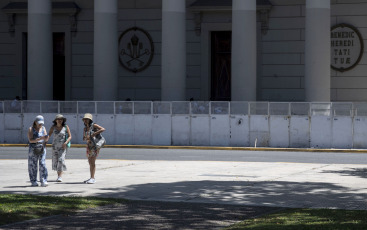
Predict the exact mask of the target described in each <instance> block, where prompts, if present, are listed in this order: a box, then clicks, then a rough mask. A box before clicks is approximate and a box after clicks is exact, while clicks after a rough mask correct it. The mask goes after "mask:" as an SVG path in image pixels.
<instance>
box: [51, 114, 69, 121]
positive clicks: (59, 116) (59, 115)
mask: <svg viewBox="0 0 367 230" xmlns="http://www.w3.org/2000/svg"><path fill="white" fill-rule="evenodd" d="M57 119H63V120H64V122H65V121H66V118H65V117H64V116H63V115H62V114H57V115H56V117H55V119H54V122H56V120H57Z"/></svg>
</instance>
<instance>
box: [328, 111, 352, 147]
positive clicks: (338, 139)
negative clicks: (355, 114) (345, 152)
mask: <svg viewBox="0 0 367 230" xmlns="http://www.w3.org/2000/svg"><path fill="white" fill-rule="evenodd" d="M331 133H332V138H331V140H332V148H336V149H341V148H346V149H351V148H353V118H352V117H347V116H338V117H334V118H333V120H332V130H331Z"/></svg>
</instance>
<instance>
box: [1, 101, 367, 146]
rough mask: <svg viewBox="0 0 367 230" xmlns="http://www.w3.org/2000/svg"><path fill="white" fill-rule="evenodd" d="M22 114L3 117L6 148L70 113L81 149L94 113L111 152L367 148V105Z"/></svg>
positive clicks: (189, 106)
mask: <svg viewBox="0 0 367 230" xmlns="http://www.w3.org/2000/svg"><path fill="white" fill-rule="evenodd" d="M174 103H176V104H174ZM7 104H9V105H10V103H5V105H7ZM173 104H174V105H173ZM38 105H39V106H38ZM116 106H117V107H116ZM292 106H293V107H292ZM19 110H21V111H23V113H22V112H21V113H14V111H13V110H10V109H9V110H8V109H7V107H3V109H2V110H0V131H1V132H0V142H1V143H7V144H8V143H24V144H26V143H27V142H28V138H27V131H28V128H29V127H30V126H31V125H32V123H33V121H34V118H35V117H36V116H37V115H39V114H42V115H43V116H44V118H45V127H46V129H47V131H49V129H50V127H51V125H52V121H53V120H54V118H55V115H56V114H57V113H59V112H63V115H64V116H65V117H66V118H67V124H68V126H69V127H70V130H71V133H72V137H73V138H72V141H71V142H72V144H82V143H84V142H83V140H82V136H83V128H84V124H83V121H82V118H83V116H84V112H88V111H93V113H92V114H93V117H94V119H93V120H94V122H96V123H98V124H100V125H101V126H103V127H105V128H106V132H105V133H103V135H104V137H105V138H106V140H107V144H111V145H119V144H121V145H131V144H132V145H181V146H188V145H194V146H234V147H235V146H244V147H246V146H251V147H253V146H256V147H285V148H286V147H292V148H309V147H312V148H344V149H350V148H358V149H364V148H367V103H356V104H351V103H340V104H336V103H314V104H308V103H289V104H288V103H274V104H271V103H270V104H269V103H267V102H259V103H258V104H256V102H251V103H247V102H231V103H229V102H195V103H191V102H34V101H33V102H27V103H25V106H23V107H21V109H19ZM37 110H39V111H38V112H37ZM40 111H46V112H44V113H41V112H40ZM78 111H79V113H78ZM98 111H100V112H102V113H107V112H109V114H102V113H98ZM106 111H107V112H106ZM96 112H97V113H96ZM357 114H358V116H357ZM51 142H52V139H51V140H50V141H49V143H51Z"/></svg>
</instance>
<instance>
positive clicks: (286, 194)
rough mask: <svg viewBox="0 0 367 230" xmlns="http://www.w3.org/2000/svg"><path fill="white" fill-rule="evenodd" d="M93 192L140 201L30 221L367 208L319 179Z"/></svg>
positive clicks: (172, 223)
mask: <svg viewBox="0 0 367 230" xmlns="http://www.w3.org/2000/svg"><path fill="white" fill-rule="evenodd" d="M60 189H61V190H60V191H50V192H45V191H43V192H42V191H34V192H33V193H32V194H34V195H57V196H60V195H64V196H65V195H74V194H75V192H68V191H64V190H62V188H60ZM7 193H19V191H16V190H14V191H8V192H7ZM92 195H93V196H97V197H111V198H126V199H132V200H140V201H131V202H128V203H127V204H121V205H119V206H113V207H107V208H101V209H93V210H88V211H86V212H81V213H78V214H77V215H72V216H62V217H58V218H56V219H55V218H53V219H52V218H51V219H50V220H46V221H44V220H42V221H40V222H37V224H34V223H32V224H29V226H37V225H39V226H40V227H42V228H54V227H57V226H63V227H70V228H78V229H87V228H99V229H107V228H108V229H115V228H118V229H134V228H139V229H208V228H209V229H213V228H217V227H223V226H228V225H230V224H232V223H234V222H236V221H239V220H243V219H246V218H251V217H253V216H257V215H260V214H264V213H268V212H270V211H274V210H279V208H280V207H283V208H284V207H294V208H296V207H298V208H309V207H311V208H318V207H320V208H322V207H326V208H338V209H357V210H361V209H367V208H366V205H365V200H366V199H367V194H365V193H356V192H355V191H353V190H352V189H349V188H347V187H343V186H339V185H336V184H333V183H315V182H306V183H299V182H289V181H258V182H246V181H208V180H206V181H181V182H173V183H145V184H137V185H130V186H123V187H105V188H101V189H99V190H98V189H95V193H93V194H92ZM144 200H146V201H144ZM147 200H149V201H147ZM153 200H155V201H153ZM159 201H166V202H159ZM167 201H171V202H167ZM178 201H179V202H178ZM229 204H237V205H229ZM17 226H18V225H17ZM29 226H28V227H29ZM88 226H89V227H88ZM22 227H23V228H24V225H23V226H22ZM25 227H26V228H27V226H25ZM125 227H126V228H125Z"/></svg>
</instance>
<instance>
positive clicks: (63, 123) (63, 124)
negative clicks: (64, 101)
mask: <svg viewBox="0 0 367 230" xmlns="http://www.w3.org/2000/svg"><path fill="white" fill-rule="evenodd" d="M52 123H53V124H54V125H53V126H57V123H56V120H54V121H52ZM65 125H66V122H65V119H62V124H61V126H62V127H64V126H65Z"/></svg>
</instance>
